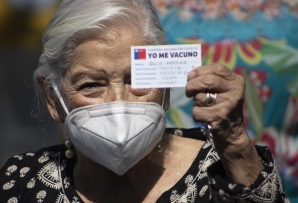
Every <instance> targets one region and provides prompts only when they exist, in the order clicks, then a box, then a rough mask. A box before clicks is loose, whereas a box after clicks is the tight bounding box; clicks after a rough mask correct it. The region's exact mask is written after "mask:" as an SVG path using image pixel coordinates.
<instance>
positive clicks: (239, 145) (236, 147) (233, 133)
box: [186, 64, 263, 186]
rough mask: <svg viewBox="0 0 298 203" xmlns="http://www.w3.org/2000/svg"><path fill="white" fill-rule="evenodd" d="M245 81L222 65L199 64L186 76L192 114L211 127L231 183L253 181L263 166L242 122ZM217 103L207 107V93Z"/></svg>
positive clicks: (215, 144) (245, 183) (250, 182)
mask: <svg viewBox="0 0 298 203" xmlns="http://www.w3.org/2000/svg"><path fill="white" fill-rule="evenodd" d="M244 92H245V80H244V78H243V77H242V76H241V75H237V74H235V73H234V72H232V71H231V70H230V69H228V68H227V67H225V66H223V65H221V64H214V65H208V66H202V67H198V68H196V69H194V70H193V71H191V72H190V73H189V75H188V83H187V86H186V95H187V96H188V97H194V106H193V117H194V119H195V120H196V121H198V122H206V123H208V124H209V125H210V126H211V133H212V136H213V142H214V146H215V149H216V151H217V153H218V155H219V156H220V158H221V161H222V164H223V166H224V169H225V173H226V175H227V179H228V180H229V181H230V182H231V183H241V184H244V185H246V186H248V185H250V184H252V183H253V182H254V181H255V180H256V178H257V177H258V175H259V173H260V172H261V171H262V169H263V165H262V162H261V160H260V158H259V156H258V153H257V151H256V149H255V147H254V145H253V144H252V143H251V141H250V139H249V137H248V135H247V133H246V128H245V125H244V118H243V102H244ZM207 93H212V94H213V95H215V93H217V95H216V100H215V101H216V102H215V103H214V104H213V105H211V106H206V95H207Z"/></svg>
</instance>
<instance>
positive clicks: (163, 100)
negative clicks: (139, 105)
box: [156, 88, 166, 153]
mask: <svg viewBox="0 0 298 203" xmlns="http://www.w3.org/2000/svg"><path fill="white" fill-rule="evenodd" d="M165 99H166V88H164V89H163V94H162V104H161V107H162V108H163V106H164V103H165ZM156 150H157V152H159V153H161V152H162V151H163V146H162V144H161V140H160V141H159V142H158V144H157V146H156Z"/></svg>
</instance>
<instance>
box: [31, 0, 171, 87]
mask: <svg viewBox="0 0 298 203" xmlns="http://www.w3.org/2000/svg"><path fill="white" fill-rule="evenodd" d="M121 26H125V27H127V26H130V28H133V29H134V28H135V29H138V31H139V34H140V37H142V38H143V39H144V42H145V43H146V44H151V45H162V44H167V40H166V38H165V35H164V32H163V29H162V26H161V24H160V22H159V19H158V17H157V15H156V13H155V10H154V7H153V6H152V4H151V2H150V0H64V1H62V3H61V5H60V6H59V8H58V10H57V11H56V13H55V14H54V16H53V18H52V19H51V21H50V23H49V25H48V27H47V29H46V31H45V33H44V37H43V50H42V54H41V56H40V59H39V64H38V68H37V69H36V71H35V73H34V83H35V87H36V88H37V89H39V88H38V86H39V85H38V83H39V81H38V79H39V78H43V81H44V85H45V88H46V89H47V88H49V87H51V82H55V84H57V86H58V88H59V87H60V86H61V81H62V78H63V73H64V72H65V70H66V69H67V68H68V67H69V65H70V63H71V60H72V57H73V52H74V50H75V48H76V47H77V46H78V45H79V44H80V43H82V42H84V41H86V40H90V39H91V38H94V37H97V38H98V36H100V34H104V33H105V32H107V31H109V29H111V28H115V29H117V27H121ZM95 35H96V36H95Z"/></svg>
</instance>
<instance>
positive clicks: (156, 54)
mask: <svg viewBox="0 0 298 203" xmlns="http://www.w3.org/2000/svg"><path fill="white" fill-rule="evenodd" d="M201 64H202V62H201V45H200V44H183V45H158V46H132V47H131V86H132V88H167V87H185V86H186V83H187V75H188V73H189V72H190V71H191V70H193V69H194V68H196V67H198V66H201Z"/></svg>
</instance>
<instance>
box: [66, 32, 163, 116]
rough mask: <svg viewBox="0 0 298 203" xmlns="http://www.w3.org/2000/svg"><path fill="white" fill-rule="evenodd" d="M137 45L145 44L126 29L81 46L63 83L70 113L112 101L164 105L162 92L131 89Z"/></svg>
mask: <svg viewBox="0 0 298 203" xmlns="http://www.w3.org/2000/svg"><path fill="white" fill-rule="evenodd" d="M137 45H138V46H139V45H145V44H144V41H143V40H142V38H140V36H139V35H137V34H136V33H135V32H132V31H130V30H127V29H122V30H118V31H117V32H109V33H107V34H106V35H105V36H104V38H101V39H98V40H90V41H87V42H84V43H82V44H81V45H79V46H78V47H77V48H76V49H75V53H74V58H73V60H72V63H71V65H70V67H69V69H68V70H67V71H66V74H65V76H64V78H63V82H62V93H63V95H64V100H65V101H66V105H67V107H68V109H69V111H71V110H73V109H75V108H78V107H82V106H86V105H91V104H100V103H105V102H112V101H132V102H155V103H158V104H161V103H162V93H163V91H162V90H161V89H153V88H152V89H132V88H131V85H130V83H131V61H130V58H131V57H130V47H131V46H137Z"/></svg>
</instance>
